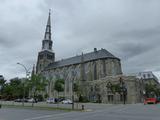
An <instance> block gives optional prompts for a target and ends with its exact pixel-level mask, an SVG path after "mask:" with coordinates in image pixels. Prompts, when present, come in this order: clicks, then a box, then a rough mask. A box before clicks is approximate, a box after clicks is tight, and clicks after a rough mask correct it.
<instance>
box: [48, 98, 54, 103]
mask: <svg viewBox="0 0 160 120" xmlns="http://www.w3.org/2000/svg"><path fill="white" fill-rule="evenodd" d="M46 102H47V103H55V98H48V99H47V100H46Z"/></svg>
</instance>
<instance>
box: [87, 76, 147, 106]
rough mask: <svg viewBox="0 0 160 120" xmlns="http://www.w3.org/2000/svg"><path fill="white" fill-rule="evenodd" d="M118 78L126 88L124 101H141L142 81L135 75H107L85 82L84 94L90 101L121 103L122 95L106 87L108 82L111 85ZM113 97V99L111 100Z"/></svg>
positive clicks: (116, 81)
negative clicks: (85, 89) (85, 91)
mask: <svg viewBox="0 0 160 120" xmlns="http://www.w3.org/2000/svg"><path fill="white" fill-rule="evenodd" d="M120 78H121V79H122V80H123V82H124V84H125V87H126V89H127V95H126V103H139V102H142V101H143V93H142V91H143V89H144V87H143V83H142V81H141V80H139V79H138V78H136V77H135V76H122V75H117V76H107V77H105V78H102V79H99V80H95V81H89V82H87V85H86V88H87V93H86V95H85V96H87V97H88V99H89V100H90V101H93V102H97V101H101V102H102V103H114V104H115V103H123V100H121V97H123V96H122V95H120V93H119V92H115V93H113V92H112V91H110V90H109V88H108V83H109V82H110V83H111V84H112V85H114V84H118V83H119V82H120ZM112 99H113V100H112Z"/></svg>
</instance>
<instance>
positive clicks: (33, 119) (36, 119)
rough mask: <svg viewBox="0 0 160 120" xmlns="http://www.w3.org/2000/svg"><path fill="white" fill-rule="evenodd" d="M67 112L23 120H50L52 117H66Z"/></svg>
mask: <svg viewBox="0 0 160 120" xmlns="http://www.w3.org/2000/svg"><path fill="white" fill-rule="evenodd" d="M68 113H69V112H67V113H60V114H54V115H53V114H52V115H43V116H39V117H33V118H27V119H24V120H38V119H43V118H51V117H54V116H60V115H66V114H68Z"/></svg>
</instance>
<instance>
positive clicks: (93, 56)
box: [46, 48, 120, 69]
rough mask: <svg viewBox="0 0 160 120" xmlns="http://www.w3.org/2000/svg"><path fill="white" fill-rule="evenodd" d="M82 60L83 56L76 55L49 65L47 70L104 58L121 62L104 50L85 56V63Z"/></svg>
mask: <svg viewBox="0 0 160 120" xmlns="http://www.w3.org/2000/svg"><path fill="white" fill-rule="evenodd" d="M81 58H82V55H78V56H77V55H76V56H73V57H70V58H66V59H63V60H58V61H55V62H53V63H51V64H49V65H48V67H47V68H46V69H52V68H57V67H63V66H68V65H73V64H79V63H82V62H88V61H92V60H97V59H104V58H113V59H118V60H120V59H119V58H117V57H115V56H114V55H113V54H111V53H110V52H109V51H107V50H106V49H103V48H102V49H100V50H97V49H94V51H93V52H89V53H85V54H83V61H82V59H81Z"/></svg>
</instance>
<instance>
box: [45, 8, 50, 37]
mask: <svg viewBox="0 0 160 120" xmlns="http://www.w3.org/2000/svg"><path fill="white" fill-rule="evenodd" d="M44 40H51V11H50V10H49V16H48V21H47V25H46V31H45V35H44Z"/></svg>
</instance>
